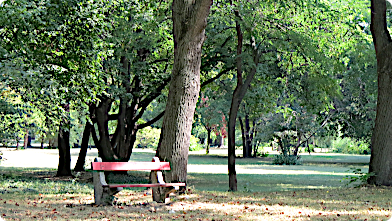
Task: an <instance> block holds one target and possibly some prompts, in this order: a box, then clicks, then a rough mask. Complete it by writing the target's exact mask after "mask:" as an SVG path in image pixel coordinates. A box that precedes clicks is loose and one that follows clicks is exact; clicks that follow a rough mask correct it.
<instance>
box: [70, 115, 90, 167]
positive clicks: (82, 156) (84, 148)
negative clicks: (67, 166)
mask: <svg viewBox="0 0 392 221" xmlns="http://www.w3.org/2000/svg"><path fill="white" fill-rule="evenodd" d="M91 128H92V125H91V124H90V122H86V125H85V127H84V131H83V137H82V143H81V145H80V152H79V157H78V161H77V162H76V165H75V168H74V171H84V164H85V163H86V155H87V149H88V142H89V140H90V133H91Z"/></svg>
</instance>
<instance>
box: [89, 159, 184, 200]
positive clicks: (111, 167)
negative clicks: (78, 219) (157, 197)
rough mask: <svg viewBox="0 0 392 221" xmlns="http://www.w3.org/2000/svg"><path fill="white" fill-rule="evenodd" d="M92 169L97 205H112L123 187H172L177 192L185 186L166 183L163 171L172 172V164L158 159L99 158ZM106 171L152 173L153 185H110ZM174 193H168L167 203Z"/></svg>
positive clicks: (93, 163)
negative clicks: (106, 177) (145, 160)
mask: <svg viewBox="0 0 392 221" xmlns="http://www.w3.org/2000/svg"><path fill="white" fill-rule="evenodd" d="M91 169H92V171H93V183H94V199H95V204H96V205H111V204H112V202H113V196H114V194H116V193H118V192H119V191H121V190H122V188H123V187H147V188H149V187H168V188H169V187H170V188H172V190H173V191H176V190H178V189H179V187H180V186H185V183H165V181H164V180H163V175H162V170H170V163H169V162H160V161H159V158H158V157H154V158H153V159H152V162H102V159H101V158H99V157H97V158H95V160H94V162H92V163H91ZM104 171H151V183H148V184H140V183H126V184H108V183H107V182H106V179H105V173H104ZM173 191H167V194H166V196H165V203H167V202H169V201H170V200H169V194H170V193H171V192H173ZM153 195H154V194H153Z"/></svg>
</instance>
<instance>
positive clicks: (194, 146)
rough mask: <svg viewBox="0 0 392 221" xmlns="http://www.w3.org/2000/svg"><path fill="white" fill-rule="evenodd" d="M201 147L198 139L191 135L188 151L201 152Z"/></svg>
mask: <svg viewBox="0 0 392 221" xmlns="http://www.w3.org/2000/svg"><path fill="white" fill-rule="evenodd" d="M202 149H203V146H202V145H201V144H200V143H199V138H196V137H195V136H193V135H191V142H190V144H189V151H198V150H202Z"/></svg>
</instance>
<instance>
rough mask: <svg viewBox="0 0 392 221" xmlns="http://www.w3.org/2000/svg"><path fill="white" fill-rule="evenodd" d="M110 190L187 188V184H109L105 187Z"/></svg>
mask: <svg viewBox="0 0 392 221" xmlns="http://www.w3.org/2000/svg"><path fill="white" fill-rule="evenodd" d="M105 186H107V187H110V188H115V187H157V186H160V187H171V186H185V183H162V184H161V183H148V184H147V183H145V184H108V185H105Z"/></svg>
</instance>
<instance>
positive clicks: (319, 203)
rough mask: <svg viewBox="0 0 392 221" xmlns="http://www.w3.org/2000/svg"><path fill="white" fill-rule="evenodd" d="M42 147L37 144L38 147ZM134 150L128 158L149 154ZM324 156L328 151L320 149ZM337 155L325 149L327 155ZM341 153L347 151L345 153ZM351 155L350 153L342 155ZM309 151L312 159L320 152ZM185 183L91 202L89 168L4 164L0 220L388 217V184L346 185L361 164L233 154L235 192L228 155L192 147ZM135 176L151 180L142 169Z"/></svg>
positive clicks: (148, 157) (391, 195)
mask: <svg viewBox="0 0 392 221" xmlns="http://www.w3.org/2000/svg"><path fill="white" fill-rule="evenodd" d="M38 151H39V150H38ZM151 154H152V153H149V152H135V153H134V154H133V155H132V159H131V160H135V161H150V160H151V158H152V155H151ZM325 156H327V155H325ZM333 157H338V158H339V157H340V158H342V156H339V155H336V156H335V155H333V156H327V157H324V158H327V159H329V160H331V158H332V159H333ZM343 157H346V156H343ZM347 157H350V156H347ZM324 158H323V157H317V156H316V157H313V158H311V159H324ZM189 165H190V167H189V168H188V170H189V173H188V187H187V188H188V191H187V192H186V194H185V195H181V196H178V195H177V196H172V201H173V202H172V203H171V204H169V205H163V204H157V203H154V202H152V199H151V192H150V191H149V190H145V189H126V190H124V191H122V192H120V193H119V194H117V195H116V197H117V199H116V201H115V205H114V206H107V207H97V206H95V205H93V203H94V199H93V187H92V184H91V181H92V179H91V173H90V172H83V173H77V174H75V176H76V178H55V177H54V175H55V172H56V170H55V169H48V168H45V169H42V168H17V167H16V168H12V167H1V171H0V174H1V175H0V217H2V218H3V219H5V220H135V219H140V220H151V219H158V220H173V219H180V220H365V219H367V220H387V219H389V218H390V216H391V215H392V211H391V209H392V208H391V199H392V193H391V189H390V188H386V187H373V186H362V187H359V188H352V187H346V186H345V183H344V182H341V181H342V179H343V178H344V177H346V176H354V174H353V173H352V172H350V171H349V170H350V168H352V167H355V168H360V169H363V170H364V171H365V172H366V171H367V166H366V165H365V164H354V165H351V164H344V163H333V164H331V163H325V161H324V160H321V161H320V162H317V161H316V163H313V162H309V163H305V164H304V165H296V166H282V165H272V164H271V159H261V158H257V159H240V158H239V159H237V173H238V174H237V179H238V190H239V191H238V192H235V193H233V192H227V189H228V176H227V158H225V157H222V156H219V155H213V156H203V155H194V154H193V155H192V154H191V155H190V156H189ZM132 179H134V180H138V182H139V181H141V182H148V180H147V179H148V174H147V173H138V174H132Z"/></svg>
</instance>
